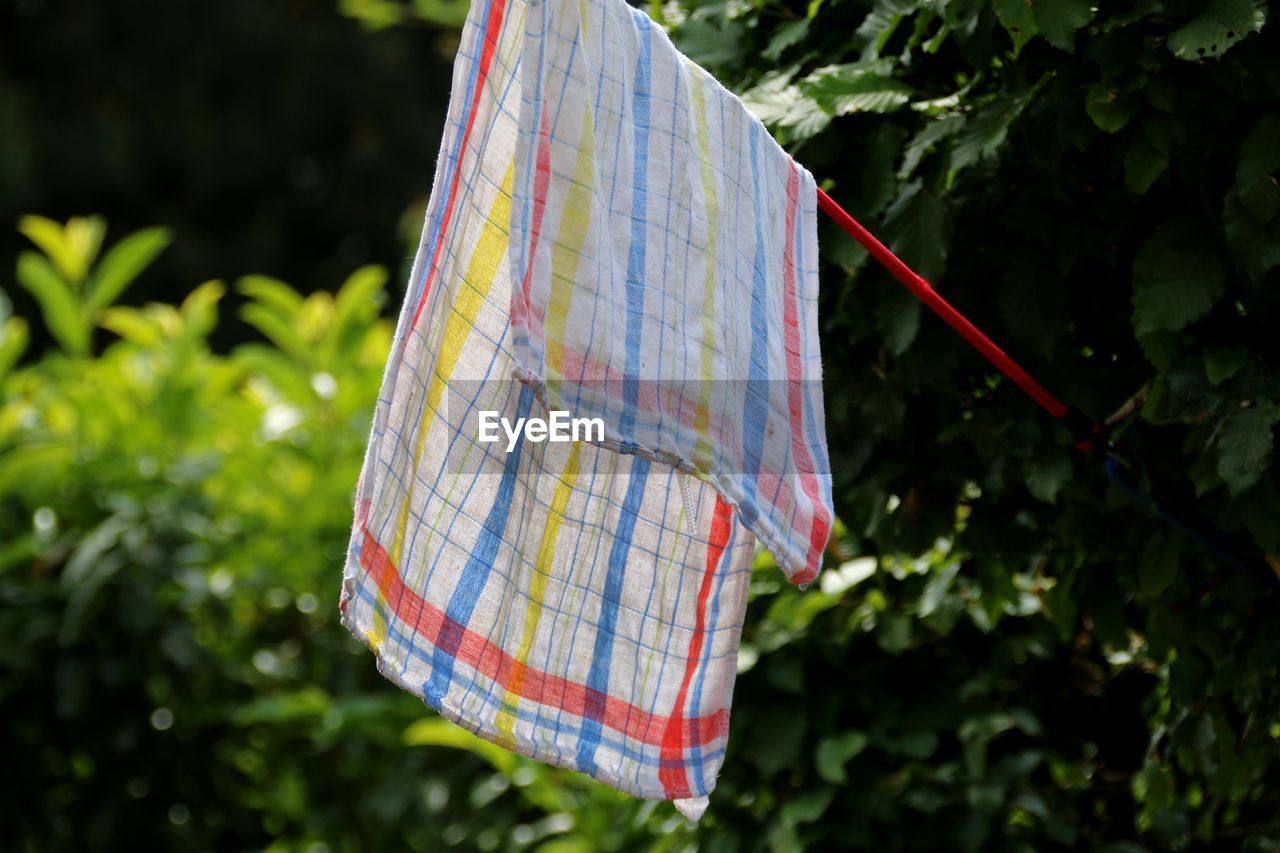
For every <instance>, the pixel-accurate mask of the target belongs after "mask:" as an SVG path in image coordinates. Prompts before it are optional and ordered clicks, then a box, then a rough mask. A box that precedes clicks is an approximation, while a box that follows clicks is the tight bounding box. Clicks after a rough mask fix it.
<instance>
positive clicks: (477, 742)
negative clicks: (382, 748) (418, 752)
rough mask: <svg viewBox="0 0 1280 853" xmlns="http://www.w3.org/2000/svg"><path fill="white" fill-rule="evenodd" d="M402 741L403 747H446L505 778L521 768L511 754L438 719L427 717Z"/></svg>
mask: <svg viewBox="0 0 1280 853" xmlns="http://www.w3.org/2000/svg"><path fill="white" fill-rule="evenodd" d="M402 740H403V741H404V743H405V745H406V746H446V747H450V748H452V749H461V750H465V751H467V752H470V753H471V754H472V755H475V756H477V757H479V758H481V759H483V760H485V761H487V762H488V763H489V764H490V765H492V766H493V769H494V770H497V771H498V772H499V773H501V774H503V775H504V776H510V775H511V774H512V773H513V772H514V771H515V769H516V767H518V766H519V764H520V759H519V758H518V757H517V756H516V755H515V754H514V753H511V752H508V751H507V750H505V749H503V748H502V747H500V746H498V745H497V744H494V743H490V742H489V741H487V740H482V739H480V738H478V737H476V736H475V735H473V734H472V733H471V732H469V731H467V730H466V729H464V728H462V727H460V726H456V725H454V724H453V723H451V722H449V721H448V720H445V719H442V718H440V717H429V718H427V719H424V720H418V721H417V722H415V723H412V724H411V725H410V726H409V727H408V728H407V729H405V730H404V736H403V737H402Z"/></svg>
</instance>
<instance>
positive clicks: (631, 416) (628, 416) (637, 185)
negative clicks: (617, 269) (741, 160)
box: [618, 9, 652, 452]
mask: <svg viewBox="0 0 1280 853" xmlns="http://www.w3.org/2000/svg"><path fill="white" fill-rule="evenodd" d="M631 11H632V14H633V15H634V16H636V18H637V19H639V18H640V17H643V16H644V13H643V12H639V11H637V10H635V9H632V10H631ZM645 20H648V19H647V18H646V19H645ZM637 31H638V35H639V39H640V56H639V58H638V59H637V60H636V77H635V92H634V93H633V95H632V99H631V118H632V121H633V123H634V124H635V156H634V158H633V160H632V172H631V250H630V251H629V252H628V253H627V356H626V367H625V369H624V371H623V375H622V418H621V419H620V420H619V422H618V435H619V437H620V438H621V440H622V449H623V451H624V452H626V451H628V450H631V451H634V450H636V443H635V433H636V408H637V405H638V404H639V402H640V332H641V330H642V329H643V327H644V289H645V287H644V261H645V236H646V230H647V228H646V226H647V222H646V221H645V215H646V213H647V211H648V208H649V190H648V181H649V105H650V100H651V98H652V92H650V89H649V86H650V76H651V72H652V51H651V48H650V45H649V30H648V28H647V27H645V26H644V23H643V22H639V21H638V26H637Z"/></svg>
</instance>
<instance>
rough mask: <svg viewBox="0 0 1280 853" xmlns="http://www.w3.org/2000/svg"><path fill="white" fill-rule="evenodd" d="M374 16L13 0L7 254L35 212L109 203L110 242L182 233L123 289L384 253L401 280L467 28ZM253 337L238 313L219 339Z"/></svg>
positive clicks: (239, 2)
mask: <svg viewBox="0 0 1280 853" xmlns="http://www.w3.org/2000/svg"><path fill="white" fill-rule="evenodd" d="M362 29H363V27H362V24H361V23H360V22H359V21H357V20H355V19H353V18H349V17H344V16H342V15H341V14H339V12H338V10H337V8H336V6H335V3H334V2H333V0H291V2H279V3H273V2H260V0H218V2H212V3H197V2H188V0H178V2H163V0H124V2H110V3H101V2H93V0H66V2H57V3H51V2H44V0H17V2H13V0H6V1H5V2H4V3H3V4H2V5H0V223H2V224H3V225H4V227H0V258H12V257H14V256H15V255H16V254H17V251H18V249H19V248H25V247H26V245H27V244H26V240H25V238H23V237H22V236H21V235H20V234H19V233H18V232H17V231H16V230H15V229H14V228H13V224H14V223H15V222H16V221H17V219H18V217H19V216H21V215H23V214H26V213H32V212H37V213H40V214H42V215H44V216H48V217H51V218H53V219H57V220H59V221H62V220H65V219H66V218H68V217H70V216H72V215H83V214H91V213H98V214H103V215H105V216H106V218H107V221H108V223H109V224H110V227H111V232H110V234H109V235H108V243H110V242H111V241H112V239H113V238H118V237H120V236H122V235H123V234H125V233H128V232H129V231H132V230H134V229H136V228H140V227H143V226H148V225H156V224H164V225H167V226H169V227H171V228H172V229H173V230H174V236H175V240H174V244H173V245H172V247H171V248H170V249H169V250H168V251H166V252H165V253H164V254H163V255H162V256H161V257H160V259H159V260H158V261H157V262H156V264H155V265H154V266H153V267H152V268H151V269H150V270H149V271H148V272H147V273H146V274H145V275H144V276H143V277H142V279H140V280H139V281H138V282H137V283H136V284H135V285H134V286H133V287H131V288H130V290H129V293H128V295H127V297H126V299H125V300H124V301H125V302H126V303H138V302H143V301H148V300H158V301H171V302H172V301H177V300H178V299H179V298H180V297H181V296H184V295H185V294H186V293H187V291H188V290H190V288H191V287H193V286H195V285H196V284H198V283H200V282H202V281H205V280H207V279H210V278H226V279H231V278H235V277H237V276H240V275H244V274H247V273H263V274H267V275H272V276H276V277H278V278H281V279H284V280H285V281H288V282H289V283H291V284H292V285H294V286H295V287H297V288H298V289H300V290H302V291H304V292H306V291H310V290H317V289H333V288H336V287H337V285H338V284H340V283H341V281H342V280H343V279H344V278H345V277H346V275H347V274H348V273H349V272H350V271H351V270H352V269H353V268H355V267H356V266H358V265H360V264H364V263H369V262H377V263H380V264H383V265H386V266H388V267H389V268H390V269H391V270H392V271H393V275H392V285H391V287H392V291H393V293H396V292H399V291H401V290H402V289H403V282H402V281H401V278H402V276H401V275H399V271H400V270H401V268H402V267H404V266H405V263H406V262H407V261H408V260H409V259H411V256H412V251H413V247H414V246H415V245H416V242H417V237H418V233H419V229H420V226H421V207H422V206H423V205H425V203H426V196H427V194H428V193H429V191H430V188H431V175H432V171H433V168H434V164H435V156H436V149H437V146H438V144H439V139H440V131H441V125H442V123H443V120H444V110H445V107H446V105H447V103H448V97H449V79H450V67H451V64H452V59H453V52H454V50H455V48H456V43H457V41H456V40H457V34H456V31H452V30H447V29H446V30H442V29H438V28H435V27H432V26H430V25H427V24H416V23H415V24H412V25H408V26H398V27H392V28H388V29H383V30H381V31H380V32H377V33H365V32H362ZM10 275H11V272H6V273H4V274H3V277H4V278H5V279H9V277H10ZM175 287H177V288H180V289H179V290H177V291H175V290H174V288H175ZM14 291H15V292H14V293H13V298H14V301H15V303H16V311H17V313H19V314H22V315H26V316H31V315H33V314H34V313H35V312H34V311H33V310H31V309H32V303H31V301H30V299H29V297H28V296H27V294H26V293H25V292H23V291H21V290H20V289H18V288H14ZM36 334H37V335H39V334H40V330H39V329H38V328H37V329H36ZM244 334H247V333H246V331H245V329H244V327H243V326H237V325H234V324H223V326H222V327H221V330H220V332H219V342H220V343H222V344H224V345H225V344H228V343H230V342H232V341H233V340H236V339H239V338H240V337H241V336H243V335H244Z"/></svg>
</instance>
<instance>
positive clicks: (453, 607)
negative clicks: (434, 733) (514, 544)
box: [422, 385, 533, 702]
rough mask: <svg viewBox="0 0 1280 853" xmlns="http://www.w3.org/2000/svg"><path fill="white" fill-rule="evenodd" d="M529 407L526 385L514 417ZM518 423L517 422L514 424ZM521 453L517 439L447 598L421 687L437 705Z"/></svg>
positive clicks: (493, 555) (483, 579) (488, 566)
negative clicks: (428, 673)
mask: <svg viewBox="0 0 1280 853" xmlns="http://www.w3.org/2000/svg"><path fill="white" fill-rule="evenodd" d="M532 406H533V391H532V390H530V388H529V386H528V385H523V386H521V388H520V402H519V404H518V406H517V411H516V417H517V418H519V419H524V418H527V417H528V416H529V410H530V408H532ZM517 423H519V421H517ZM523 450H524V437H523V435H522V436H521V438H520V440H519V442H518V443H517V444H516V447H515V449H514V450H512V451H511V452H510V453H508V454H507V460H506V464H505V466H504V467H503V469H502V480H501V481H500V482H499V483H498V495H497V497H496V498H495V500H494V503H493V507H492V508H490V510H489V515H488V516H487V517H486V518H485V520H484V527H483V528H481V530H480V535H479V536H478V537H477V538H476V545H475V550H473V551H472V552H471V556H470V557H469V558H467V563H466V565H465V566H463V568H462V572H461V574H460V575H459V577H458V586H457V588H455V589H454V591H453V595H452V596H450V598H449V604H448V606H447V607H446V608H445V615H446V616H448V617H449V619H451V620H452V622H446V623H445V624H444V625H443V626H442V627H441V629H440V637H439V639H438V640H437V641H436V648H435V651H434V653H433V654H432V668H431V678H430V679H429V680H428V681H427V683H426V684H424V685H423V686H422V690H423V692H424V693H425V694H426V695H427V696H430V697H432V698H434V699H435V700H436V701H437V702H439V701H442V700H443V698H444V696H445V694H446V693H447V692H448V690H449V684H450V683H451V682H452V681H453V661H454V656H455V655H456V654H457V652H458V646H460V645H461V644H462V632H463V630H464V628H463V626H465V625H466V624H467V623H469V622H470V621H471V613H472V611H473V610H475V607H476V602H477V601H478V600H479V599H480V593H481V591H482V590H483V589H484V585H485V583H487V582H488V580H489V572H490V571H492V570H493V563H494V561H495V560H496V559H497V557H498V546H499V545H500V544H501V543H502V534H503V532H505V530H506V528H507V519H508V518H509V517H510V515H511V501H512V498H513V497H514V496H515V490H516V471H517V469H518V468H519V467H520V454H521V452H522V451H523Z"/></svg>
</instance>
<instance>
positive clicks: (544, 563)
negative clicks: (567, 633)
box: [494, 441, 582, 741]
mask: <svg viewBox="0 0 1280 853" xmlns="http://www.w3.org/2000/svg"><path fill="white" fill-rule="evenodd" d="M581 453H582V442H579V441H575V442H574V443H573V447H572V448H571V449H570V450H569V461H568V462H566V463H565V466H564V470H563V471H562V472H561V473H560V478H559V482H557V483H556V490H555V493H554V494H553V495H552V496H551V511H550V513H549V514H548V515H547V526H546V527H545V528H543V530H542V540H541V541H540V542H539V543H538V555H537V558H536V559H535V560H534V564H533V577H532V578H530V580H529V603H528V605H527V606H526V607H525V611H524V631H523V632H522V633H521V635H520V647H519V649H518V650H517V651H516V661H515V666H514V667H513V668H512V671H511V680H510V681H509V682H508V683H507V688H506V692H505V693H504V694H503V697H502V704H501V706H500V707H501V710H500V711H499V712H498V716H497V718H496V719H495V720H494V726H495V727H496V728H497V730H498V734H499V735H501V736H502V737H503V738H504V739H506V740H507V741H511V740H513V739H514V727H515V721H516V716H515V707H516V703H517V702H518V701H520V692H521V689H522V688H523V687H524V680H525V665H526V664H527V663H528V661H529V652H530V651H532V650H533V639H534V636H535V635H536V634H537V632H538V623H539V621H541V619H542V600H543V597H544V596H545V595H546V592H547V581H548V580H549V579H550V578H551V572H552V569H553V566H552V561H553V559H554V558H555V553H556V537H558V536H559V535H560V526H561V524H562V523H563V522H564V514H565V510H567V509H568V507H569V498H570V496H571V495H572V494H573V492H574V489H576V488H577V486H578V457H579V456H580V455H581Z"/></svg>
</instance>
